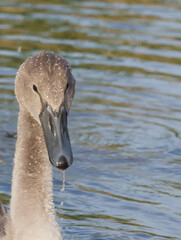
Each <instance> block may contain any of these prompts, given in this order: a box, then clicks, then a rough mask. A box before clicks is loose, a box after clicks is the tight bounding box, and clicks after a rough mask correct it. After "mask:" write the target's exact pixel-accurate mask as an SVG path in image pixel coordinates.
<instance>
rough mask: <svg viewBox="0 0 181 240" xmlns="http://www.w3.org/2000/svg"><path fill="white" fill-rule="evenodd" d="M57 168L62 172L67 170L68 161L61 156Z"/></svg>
mask: <svg viewBox="0 0 181 240" xmlns="http://www.w3.org/2000/svg"><path fill="white" fill-rule="evenodd" d="M56 167H57V168H58V169H60V170H62V171H64V170H66V169H67V168H68V167H69V164H68V161H67V159H66V158H65V157H64V156H60V158H59V160H58V162H57V164H56Z"/></svg>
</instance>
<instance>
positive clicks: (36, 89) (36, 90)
mask: <svg viewBox="0 0 181 240" xmlns="http://www.w3.org/2000/svg"><path fill="white" fill-rule="evenodd" d="M33 90H34V91H35V92H36V93H38V88H37V86H36V85H34V84H33Z"/></svg>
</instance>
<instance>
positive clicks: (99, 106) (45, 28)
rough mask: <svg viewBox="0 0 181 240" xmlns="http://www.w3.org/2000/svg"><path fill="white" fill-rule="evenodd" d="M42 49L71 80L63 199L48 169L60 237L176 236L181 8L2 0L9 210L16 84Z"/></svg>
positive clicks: (2, 174) (0, 179) (180, 201)
mask: <svg viewBox="0 0 181 240" xmlns="http://www.w3.org/2000/svg"><path fill="white" fill-rule="evenodd" d="M20 49H21V51H20ZM43 49H44V50H47V51H54V52H56V53H58V54H61V55H62V56H63V57H65V58H66V59H67V60H68V61H69V63H70V64H71V66H72V69H73V73H74V76H75V78H76V80H77V84H76V95H75V98H74V102H73V105H72V111H71V114H70V116H69V130H70V136H71V140H72V147H73V152H74V164H73V165H72V166H71V168H70V169H68V170H67V172H66V177H67V179H66V190H65V191H64V192H63V193H61V192H60V188H61V185H62V175H61V173H60V172H59V171H57V170H55V171H54V200H55V206H56V211H57V220H58V222H59V224H60V226H61V227H62V234H63V237H64V240H69V239H76V240H79V239H81V240H107V239H109V240H117V239H123V240H127V239H128V240H138V239H139V240H145V239H151V240H152V239H154V240H161V239H164V240H165V239H177V240H178V239H181V1H179V0H172V1H167V0H153V1H151V0H134V1H132V0H127V1H126V0H120V1H119V0H117V1H116V0H115V1H114V0H113V1H111V0H108V1H105V0H103V1H58V0H52V1H46V0H43V1H41V0H39V1H33V0H31V1H28V3H27V1H25V0H12V1H10V0H6V1H5V0H1V1H0V159H1V160H0V200H1V201H3V203H4V204H6V205H7V206H8V204H9V200H10V194H11V172H12V166H13V164H12V161H13V156H14V147H15V141H16V139H15V138H11V137H9V135H8V134H13V133H16V125H17V115H18V104H17V101H16V99H15V96H14V77H15V74H16V72H17V69H18V67H19V65H20V64H21V63H22V62H23V61H24V60H25V59H26V58H27V57H28V56H30V55H32V54H36V53H38V52H39V51H41V50H43ZM18 50H19V51H18ZM7 133H8V134H7ZM62 201H63V203H64V204H63V205H61V202H62Z"/></svg>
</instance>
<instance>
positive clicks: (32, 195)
mask: <svg viewBox="0 0 181 240" xmlns="http://www.w3.org/2000/svg"><path fill="white" fill-rule="evenodd" d="M8 234H9V236H10V237H9V238H7V239H11V240H16V239H17V240H19V239H24V240H29V239H31V240H32V239H33V240H60V239H61V236H60V233H59V229H58V225H57V223H56V221H55V212H54V205H53V200H52V173H51V164H50V161H49V158H48V153H47V149H46V146H45V142H44V136H43V131H42V128H41V126H40V125H39V124H38V123H37V122H36V121H35V120H34V119H33V118H32V117H31V115H30V114H29V113H28V112H27V111H26V110H25V109H24V108H22V107H21V109H20V113H19V119H18V139H17V144H16V153H15V159H14V170H13V183H12V199H11V211H10V224H9V226H8V229H7V236H8Z"/></svg>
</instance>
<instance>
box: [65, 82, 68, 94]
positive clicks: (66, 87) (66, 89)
mask: <svg viewBox="0 0 181 240" xmlns="http://www.w3.org/2000/svg"><path fill="white" fill-rule="evenodd" d="M68 88H69V83H67V86H66V89H65V92H66V91H67V90H68Z"/></svg>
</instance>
